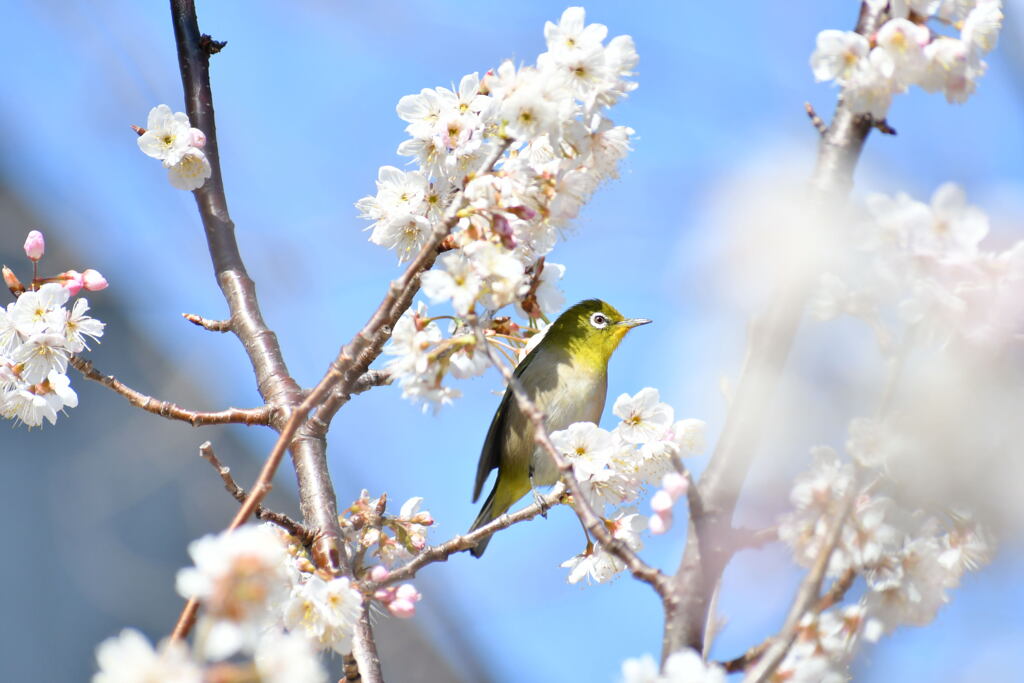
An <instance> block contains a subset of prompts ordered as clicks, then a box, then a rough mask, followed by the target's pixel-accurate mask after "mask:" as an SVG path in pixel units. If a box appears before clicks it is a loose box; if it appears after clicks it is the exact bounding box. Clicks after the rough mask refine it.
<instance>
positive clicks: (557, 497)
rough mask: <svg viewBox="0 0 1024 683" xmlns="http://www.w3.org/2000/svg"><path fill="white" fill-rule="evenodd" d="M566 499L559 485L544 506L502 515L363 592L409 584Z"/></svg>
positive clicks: (420, 556)
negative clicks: (422, 571)
mask: <svg viewBox="0 0 1024 683" xmlns="http://www.w3.org/2000/svg"><path fill="white" fill-rule="evenodd" d="M564 496H565V487H564V486H563V485H561V484H556V486H555V488H554V489H553V490H552V491H551V492H550V493H548V494H547V495H545V496H543V497H542V498H541V502H540V503H530V504H529V505H527V506H526V507H524V508H523V509H522V510H517V511H516V512H512V513H506V514H504V515H501V516H499V517H497V518H496V519H494V520H492V521H490V522H488V523H487V524H485V525H483V526H482V527H480V528H479V529H474V530H473V531H472V532H470V533H468V534H462V535H458V536H455V537H453V538H451V539H449V540H447V541H445V542H444V543H441V544H439V545H433V546H429V547H426V548H424V549H423V550H421V551H420V552H419V553H417V554H416V556H415V557H413V558H412V559H411V560H409V562H407V563H406V564H405V565H403V566H401V567H399V568H398V569H395V570H393V571H392V572H390V573H389V574H388V577H387V578H386V579H384V580H383V581H381V582H379V583H370V584H367V585H366V586H365V587H364V588H363V592H364V593H368V594H371V595H372V594H373V592H374V591H375V590H377V589H378V588H380V587H381V586H387V585H390V584H393V583H398V582H399V581H408V580H409V579H411V578H413V577H414V576H416V572H418V571H419V570H420V569H422V568H423V567H425V566H427V565H428V564H433V563H434V562H446V561H447V560H448V558H449V557H451V556H452V555H454V554H455V553H459V552H462V551H465V550H470V549H471V548H475V547H476V544H477V543H479V542H480V541H482V540H483V539H485V538H487V537H488V536H491V535H492V534H494V533H496V532H498V531H501V530H502V529H507V528H508V527H510V526H512V525H513V524H519V523H520V522H525V521H527V520H531V519H533V518H534V517H537V516H538V515H542V514H544V513H545V512H546V511H547V510H549V509H551V508H552V507H554V506H555V505H557V504H558V503H559V502H561V501H562V499H563V497H564Z"/></svg>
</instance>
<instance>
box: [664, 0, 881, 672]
mask: <svg viewBox="0 0 1024 683" xmlns="http://www.w3.org/2000/svg"><path fill="white" fill-rule="evenodd" d="M883 13H884V4H883V5H882V6H878V4H877V3H875V4H874V5H871V4H869V3H862V4H861V10H860V17H859V19H858V22H857V27H856V31H857V32H858V33H860V34H861V35H870V34H872V33H874V32H875V30H877V28H878V25H879V23H880V21H881V18H882V15H883ZM872 127H873V126H872V119H871V117H870V116H866V115H862V114H856V113H854V112H853V111H852V110H851V109H850V108H849V106H848V105H847V104H846V103H844V102H843V101H842V100H841V99H840V102H839V105H838V106H837V108H836V112H835V115H834V116H833V119H832V123H831V125H830V126H829V127H828V129H827V131H826V132H825V134H824V135H823V136H822V138H821V141H820V144H819V148H818V160H817V167H816V168H815V171H814V174H813V176H812V178H811V183H810V185H811V188H812V190H813V192H814V197H815V199H816V200H817V201H819V202H821V203H823V204H824V203H829V202H841V201H843V200H844V198H845V196H846V195H847V194H848V192H849V190H850V187H851V186H852V184H853V171H854V168H855V167H856V165H857V161H858V159H859V158H860V153H861V150H862V148H863V146H864V141H865V140H866V139H867V136H868V134H869V133H870V131H871V129H872ZM808 287H809V282H808V280H807V278H806V276H805V277H797V278H792V279H791V281H790V282H789V283H787V284H786V286H785V287H783V288H782V291H781V292H779V293H777V294H776V295H775V296H773V297H772V298H771V303H770V304H769V307H768V309H767V310H766V311H765V312H764V313H763V314H762V315H761V316H759V317H758V318H757V319H756V320H755V321H754V322H753V323H752V324H751V328H750V334H749V339H748V344H747V357H746V360H745V362H744V366H743V371H742V374H741V377H740V381H739V383H738V384H737V386H736V391H735V394H734V396H733V399H732V402H731V404H730V408H729V413H728V416H727V418H726V422H725V426H724V427H723V429H722V433H721V436H720V437H719V440H718V443H717V444H716V447H715V451H714V454H713V455H712V456H711V459H710V461H709V463H708V467H707V469H705V471H704V474H703V475H702V476H701V479H700V482H699V485H698V486H696V487H691V489H690V492H689V495H690V496H691V501H692V500H694V499H697V500H698V501H699V502H700V505H699V506H698V509H696V510H694V508H693V507H692V506H691V519H690V524H689V527H688V536H687V539H686V549H685V551H684V553H683V558H682V559H681V561H680V564H679V569H678V570H677V572H676V574H675V576H674V577H673V580H672V595H671V596H670V597H669V599H668V600H667V601H666V603H665V604H666V615H665V633H664V640H663V642H662V661H664V660H665V659H667V658H668V656H669V655H670V654H672V653H673V652H676V651H677V650H680V649H682V648H684V647H691V648H693V649H695V650H697V651H698V652H701V651H702V650H703V645H704V628H705V624H706V623H707V617H708V611H709V609H710V605H711V596H712V594H713V592H714V590H715V587H716V586H717V585H718V582H719V580H720V578H721V576H722V572H723V571H724V569H725V565H726V564H727V562H728V561H729V558H730V557H731V556H732V550H733V549H732V548H731V547H730V544H729V543H728V539H729V536H730V533H731V527H732V516H733V511H734V510H735V508H736V502H737V500H738V498H739V493H740V490H741V488H742V486H743V482H744V480H745V479H746V476H747V473H748V472H749V470H750V466H751V463H752V462H753V459H754V456H755V454H756V450H757V444H758V441H759V439H760V435H761V431H762V425H763V423H764V419H765V413H766V411H765V410H764V407H765V406H766V405H770V404H771V400H772V396H773V395H774V391H775V387H776V385H777V383H778V379H779V377H780V375H781V373H782V369H783V367H784V366H785V363H786V360H787V357H788V356H789V350H790V348H791V347H792V344H793V339H794V337H795V335H796V330H797V327H798V326H799V323H800V319H801V317H802V314H803V307H804V302H805V301H806V296H807V289H808Z"/></svg>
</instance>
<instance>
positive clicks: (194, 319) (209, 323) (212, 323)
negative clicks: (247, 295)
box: [181, 313, 231, 332]
mask: <svg viewBox="0 0 1024 683" xmlns="http://www.w3.org/2000/svg"><path fill="white" fill-rule="evenodd" d="M181 317H182V318H184V319H185V320H187V321H189V322H190V323H192V324H193V325H198V326H199V327H202V328H203V329H206V330H209V331H210V332H230V331H231V320H230V319H229V320H210V319H209V318H204V317H202V316H199V315H196V314H195V313H182V314H181Z"/></svg>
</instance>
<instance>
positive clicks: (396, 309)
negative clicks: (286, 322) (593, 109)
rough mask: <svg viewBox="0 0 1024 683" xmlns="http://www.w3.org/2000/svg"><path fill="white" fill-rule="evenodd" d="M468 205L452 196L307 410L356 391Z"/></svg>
mask: <svg viewBox="0 0 1024 683" xmlns="http://www.w3.org/2000/svg"><path fill="white" fill-rule="evenodd" d="M511 144H512V140H511V139H506V140H503V141H502V142H501V144H499V145H497V146H496V147H495V149H494V150H492V151H491V153H490V154H489V155H487V157H486V158H485V159H484V161H483V163H481V164H480V167H479V168H478V169H477V171H476V172H475V173H472V174H470V176H469V177H475V176H479V175H482V174H484V173H489V172H490V171H492V170H493V168H494V165H495V164H496V163H498V160H499V159H501V157H502V155H504V154H505V150H507V149H508V147H509V145H511ZM465 205H466V196H465V194H464V193H462V192H459V193H458V195H457V196H456V197H453V198H452V203H451V204H450V205H449V206H448V209H447V210H446V211H445V213H444V217H443V219H442V220H441V221H439V222H438V224H437V226H436V227H435V228H434V231H433V232H432V233H431V234H430V237H428V238H427V241H426V243H425V244H424V245H423V247H422V248H420V251H419V253H418V254H416V256H415V257H414V258H413V259H412V261H411V262H410V263H409V265H408V266H407V267H406V269H405V272H403V273H402V275H401V277H399V278H398V279H397V280H393V281H392V282H391V284H390V285H389V286H388V292H387V294H386V295H385V296H384V299H383V300H382V301H381V302H380V305H378V306H377V310H376V311H374V313H373V315H372V316H370V319H369V320H368V321H367V322H366V324H365V325H363V328H362V329H361V330H359V332H357V333H356V335H355V336H354V337H353V338H352V339H351V341H349V343H348V344H346V345H345V346H343V347H342V348H341V350H340V351H339V352H338V356H337V357H336V358H335V359H334V360H333V361H332V362H331V365H330V367H329V368H328V369H327V373H326V374H325V375H324V376H323V378H322V379H321V380H320V382H319V383H318V384H317V385H316V387H314V388H313V390H312V391H311V392H310V394H309V396H307V398H306V400H305V401H304V402H303V405H302V406H301V408H304V409H305V410H304V412H305V413H307V414H308V412H309V411H310V410H312V409H313V408H314V407H317V406H320V405H322V404H323V403H324V401H325V400H326V399H327V396H329V395H330V394H331V392H336V393H338V394H340V395H341V396H346V395H351V394H352V393H353V389H354V387H355V385H356V383H357V382H358V381H359V379H360V377H362V376H363V374H364V373H365V372H366V371H367V370H368V369H369V367H370V363H372V362H373V361H375V360H376V359H377V357H378V356H379V355H380V352H381V350H382V349H383V348H384V344H385V343H386V342H387V340H388V339H390V338H391V330H392V329H393V328H394V326H395V323H397V322H398V319H399V318H400V317H402V314H403V313H405V311H406V309H407V308H409V306H410V304H412V299H413V297H414V296H416V292H418V291H419V289H420V273H422V272H423V271H425V270H428V269H429V268H430V267H431V266H433V265H434V261H435V260H436V259H437V254H438V252H437V248H438V245H440V244H441V242H442V241H444V238H445V237H446V236H447V235H448V233H449V232H450V231H451V229H452V228H453V227H455V224H456V223H458V221H459V219H460V215H459V214H460V212H461V211H462V209H463V208H464V207H465ZM340 407H341V406H340V405H338V406H337V407H335V408H334V410H335V411H337V408H340ZM328 426H329V420H328V421H325V420H318V421H315V422H314V421H309V422H307V423H306V425H305V426H304V427H303V432H302V433H303V434H307V435H309V436H318V435H323V434H324V433H326V429H327V427H328Z"/></svg>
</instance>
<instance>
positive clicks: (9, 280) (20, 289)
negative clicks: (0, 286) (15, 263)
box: [3, 266, 25, 296]
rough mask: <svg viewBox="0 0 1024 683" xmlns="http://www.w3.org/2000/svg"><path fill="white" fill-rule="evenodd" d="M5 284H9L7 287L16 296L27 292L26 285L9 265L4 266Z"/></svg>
mask: <svg viewBox="0 0 1024 683" xmlns="http://www.w3.org/2000/svg"><path fill="white" fill-rule="evenodd" d="M3 275H4V284H5V285H7V289H9V290H11V294H13V295H14V296H21V295H22V294H23V293H24V292H25V285H23V284H21V280H19V279H18V276H17V275H15V274H14V271H13V270H11V269H10V268H8V267H7V266H4V267H3Z"/></svg>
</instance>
